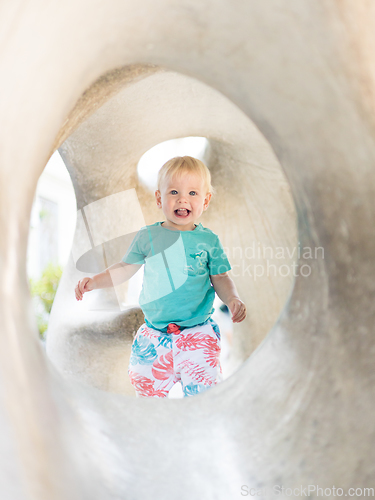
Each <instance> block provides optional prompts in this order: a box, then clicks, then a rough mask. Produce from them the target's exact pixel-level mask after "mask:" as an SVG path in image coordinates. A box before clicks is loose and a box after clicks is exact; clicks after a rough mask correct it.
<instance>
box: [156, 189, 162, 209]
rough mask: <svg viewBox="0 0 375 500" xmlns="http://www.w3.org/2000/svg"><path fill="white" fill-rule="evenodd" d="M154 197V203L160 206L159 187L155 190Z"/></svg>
mask: <svg viewBox="0 0 375 500" xmlns="http://www.w3.org/2000/svg"><path fill="white" fill-rule="evenodd" d="M155 199H156V204H157V206H158V208H161V193H160V191H159V189H158V190H157V191H155Z"/></svg>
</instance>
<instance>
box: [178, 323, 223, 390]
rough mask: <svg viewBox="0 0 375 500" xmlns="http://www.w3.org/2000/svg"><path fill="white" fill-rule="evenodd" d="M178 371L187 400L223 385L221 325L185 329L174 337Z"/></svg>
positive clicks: (210, 324)
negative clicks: (212, 387) (219, 383)
mask: <svg viewBox="0 0 375 500" xmlns="http://www.w3.org/2000/svg"><path fill="white" fill-rule="evenodd" d="M174 343H175V346H174V349H175V351H174V352H175V370H176V375H177V376H180V377H181V385H182V389H183V391H184V396H185V397H186V396H193V395H194V394H198V393H199V392H202V391H204V390H206V389H208V388H209V387H211V386H213V385H216V384H217V383H218V382H221V381H222V379H223V377H222V370H221V365H220V352H221V336H220V330H219V327H218V325H217V324H216V323H215V322H214V321H213V320H210V321H209V322H208V323H207V324H205V325H201V326H195V327H193V328H186V329H185V330H182V331H181V333H180V335H179V336H176V337H175V340H174Z"/></svg>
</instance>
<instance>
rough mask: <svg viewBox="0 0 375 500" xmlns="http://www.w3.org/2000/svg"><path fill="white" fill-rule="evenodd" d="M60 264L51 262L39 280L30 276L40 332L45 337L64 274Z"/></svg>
mask: <svg viewBox="0 0 375 500" xmlns="http://www.w3.org/2000/svg"><path fill="white" fill-rule="evenodd" d="M62 271H63V270H62V268H61V267H60V266H59V265H56V264H54V263H53V262H49V263H48V264H47V266H46V267H45V268H44V270H43V272H42V275H41V277H40V279H39V280H33V279H32V278H29V282H30V292H31V295H32V296H33V297H34V308H35V313H36V317H37V323H38V328H39V334H40V336H41V337H42V338H43V337H44V334H45V331H46V330H47V327H48V319H49V315H50V313H51V309H52V304H53V301H54V299H55V295H56V291H57V287H58V285H59V281H60V278H61V275H62Z"/></svg>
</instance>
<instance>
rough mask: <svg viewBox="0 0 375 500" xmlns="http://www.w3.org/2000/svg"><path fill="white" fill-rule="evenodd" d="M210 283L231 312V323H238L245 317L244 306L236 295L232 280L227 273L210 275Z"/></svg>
mask: <svg viewBox="0 0 375 500" xmlns="http://www.w3.org/2000/svg"><path fill="white" fill-rule="evenodd" d="M210 279H211V283H212V285H213V287H214V289H215V292H216V293H217V295H218V297H219V299H220V300H222V301H223V302H224V304H226V305H227V306H228V308H229V310H230V312H231V313H232V321H233V323H240V322H241V321H243V320H244V319H245V318H246V306H245V304H244V303H243V302H242V300H241V299H240V298H239V296H238V292H237V289H236V286H235V284H234V283H233V280H232V279H231V278H230V277H229V275H228V273H227V272H226V273H222V274H214V275H211V276H210Z"/></svg>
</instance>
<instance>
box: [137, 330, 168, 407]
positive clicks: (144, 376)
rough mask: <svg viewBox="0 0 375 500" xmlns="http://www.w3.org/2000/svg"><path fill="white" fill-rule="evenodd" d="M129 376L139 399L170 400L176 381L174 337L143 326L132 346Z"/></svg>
mask: <svg viewBox="0 0 375 500" xmlns="http://www.w3.org/2000/svg"><path fill="white" fill-rule="evenodd" d="M128 374H129V377H130V381H131V384H132V385H133V387H134V389H135V391H136V396H137V397H154V398H165V397H167V396H168V393H169V391H170V389H171V388H172V387H173V386H174V384H175V383H176V382H177V378H176V375H175V373H174V364H173V350H172V337H171V335H169V334H165V333H163V332H160V331H158V330H154V329H153V328H149V327H148V326H147V325H146V324H143V325H142V326H141V327H140V328H139V329H138V331H137V334H136V336H135V338H134V341H133V344H132V348H131V356H130V363H129V369H128Z"/></svg>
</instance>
